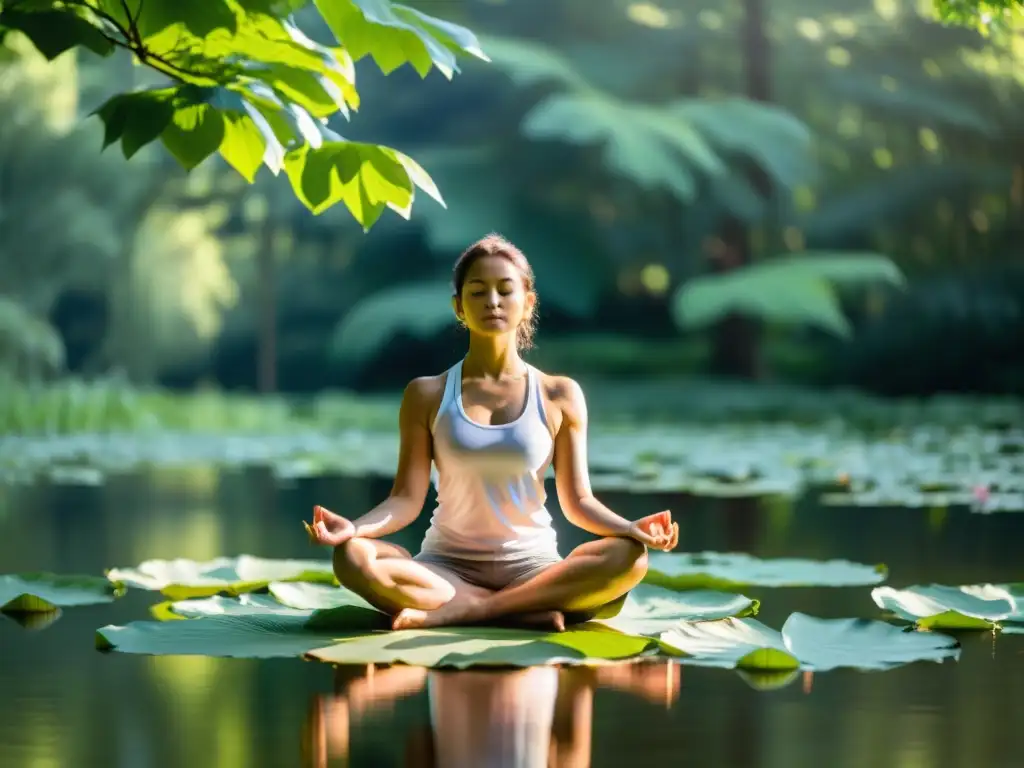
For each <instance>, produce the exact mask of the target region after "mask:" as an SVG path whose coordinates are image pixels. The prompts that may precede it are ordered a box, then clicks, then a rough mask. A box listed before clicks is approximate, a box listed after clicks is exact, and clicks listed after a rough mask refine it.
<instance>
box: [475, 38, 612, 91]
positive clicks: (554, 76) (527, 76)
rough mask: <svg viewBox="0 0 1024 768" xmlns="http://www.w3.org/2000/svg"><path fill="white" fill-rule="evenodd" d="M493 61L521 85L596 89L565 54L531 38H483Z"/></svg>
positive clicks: (581, 89) (584, 89)
mask: <svg viewBox="0 0 1024 768" xmlns="http://www.w3.org/2000/svg"><path fill="white" fill-rule="evenodd" d="M481 42H482V43H483V45H484V47H485V48H486V49H487V55H488V56H489V57H490V59H491V62H492V63H493V64H494V65H495V66H496V67H498V68H499V69H500V70H502V71H503V72H504V73H505V74H507V75H508V76H509V77H510V78H511V79H512V81H513V82H514V83H516V84H517V85H521V86H527V85H535V84H537V83H551V84H554V85H561V86H565V87H568V88H569V89H570V90H572V91H593V90H594V88H593V86H592V85H591V84H590V83H589V82H587V79H586V78H585V77H584V76H583V75H582V74H580V73H579V71H578V70H577V69H576V68H575V67H574V66H573V65H572V63H571V62H569V61H568V59H566V58H565V57H564V56H562V55H560V54H559V53H558V52H556V51H554V50H553V49H552V48H551V47H550V46H547V45H543V44H540V43H535V42H533V41H531V40H518V39H514V38H507V37H489V36H487V37H483V38H481Z"/></svg>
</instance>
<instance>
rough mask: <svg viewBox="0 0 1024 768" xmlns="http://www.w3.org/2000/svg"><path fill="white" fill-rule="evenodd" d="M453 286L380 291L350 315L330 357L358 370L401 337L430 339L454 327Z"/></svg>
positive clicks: (411, 286) (413, 285)
mask: <svg viewBox="0 0 1024 768" xmlns="http://www.w3.org/2000/svg"><path fill="white" fill-rule="evenodd" d="M451 297H452V287H451V284H450V283H447V282H438V283H411V284H404V285H397V286H395V287H393V288H387V289H385V290H382V291H378V292H376V293H374V294H372V295H370V296H369V297H367V298H366V299H363V300H362V301H361V302H359V303H358V304H356V305H355V306H354V307H353V308H352V309H350V310H349V311H348V313H347V314H346V315H345V317H344V318H342V320H341V322H340V323H338V327H337V328H336V330H335V331H334V337H333V339H332V340H331V356H332V357H334V358H337V359H339V360H343V361H345V363H347V364H350V365H354V366H359V365H362V364H364V363H365V362H366V361H367V360H368V359H369V358H370V357H371V356H372V355H373V354H374V353H375V352H377V351H379V350H381V349H383V348H384V347H385V345H386V344H387V342H388V341H389V340H390V339H392V338H393V337H394V336H396V335H398V334H399V333H409V334H412V335H413V336H415V337H417V338H420V339H427V338H430V337H431V336H433V335H434V334H436V333H438V332H439V331H441V330H442V329H443V328H446V327H447V326H449V325H453V324H454V323H455V313H454V312H453V311H452V305H451Z"/></svg>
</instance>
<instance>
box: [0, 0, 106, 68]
mask: <svg viewBox="0 0 1024 768" xmlns="http://www.w3.org/2000/svg"><path fill="white" fill-rule="evenodd" d="M2 6H3V4H2V3H0V27H8V28H10V29H16V30H18V31H19V32H22V33H23V34H24V35H25V36H26V37H28V38H29V40H31V41H32V44H33V45H35V47H36V48H37V49H38V50H39V52H40V53H41V54H43V56H45V57H46V58H47V59H49V60H51V61H52V60H53V59H55V58H57V57H58V56H60V55H61V54H62V53H64V52H66V51H69V50H71V49H72V48H76V47H77V46H79V45H81V46H83V47H85V48H88V49H89V50H90V51H92V52H93V53H96V54H99V55H100V56H108V55H110V54H111V53H112V52H113V50H114V44H113V43H112V42H111V41H110V40H108V39H107V38H106V36H104V34H103V32H102V31H101V30H100V29H99V28H98V27H96V26H95V25H93V24H92V23H90V22H89V21H88V20H87V19H85V18H83V17H82V16H80V15H78V14H77V13H76V12H75V11H74V10H73V9H69V10H63V11H51V10H40V11H31V10H30V11H23V10H22V9H21V8H9V7H7V8H4V7H2Z"/></svg>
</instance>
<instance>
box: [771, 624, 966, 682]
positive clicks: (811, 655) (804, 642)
mask: <svg viewBox="0 0 1024 768" xmlns="http://www.w3.org/2000/svg"><path fill="white" fill-rule="evenodd" d="M782 637H783V640H784V641H785V644H786V648H787V649H788V650H789V652H790V653H791V654H792V655H793V656H794V657H796V658H797V659H799V660H800V665H801V667H803V668H804V669H811V670H814V671H818V672H825V671H827V670H830V669H837V668H839V667H853V668H857V669H878V670H882V669H892V668H893V667H898V666H901V665H903V664H909V663H911V662H915V661H934V662H940V663H941V662H942V661H944V660H945V659H947V658H954V659H957V658H959V655H960V648H959V646H958V644H957V642H956V640H955V639H953V638H952V637H948V636H946V635H941V634H937V633H932V632H928V633H923V632H904V631H903V630H902V629H901V628H900V627H894V626H892V625H891V624H886V623H885V622H883V621H867V620H864V619H818V618H815V617H813V616H807V615H805V614H802V613H794V614H792V615H791V616H790V617H789V618H788V619H786V623H785V624H784V625H783V626H782Z"/></svg>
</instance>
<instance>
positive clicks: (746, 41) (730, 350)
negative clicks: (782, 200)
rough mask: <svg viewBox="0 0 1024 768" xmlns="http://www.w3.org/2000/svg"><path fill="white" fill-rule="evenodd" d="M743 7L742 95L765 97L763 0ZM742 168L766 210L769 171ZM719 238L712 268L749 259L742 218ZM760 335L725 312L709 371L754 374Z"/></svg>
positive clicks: (767, 59)
mask: <svg viewBox="0 0 1024 768" xmlns="http://www.w3.org/2000/svg"><path fill="white" fill-rule="evenodd" d="M743 7H744V18H743V28H742V34H741V40H742V45H743V54H744V56H743V63H744V80H745V90H746V96H747V98H749V99H752V100H754V101H764V102H769V101H771V95H772V94H771V83H772V73H771V63H772V62H771V49H770V46H769V43H768V37H767V35H766V34H765V12H764V0H744V2H743ZM746 173H747V177H748V178H749V179H750V182H751V184H752V185H753V187H754V189H755V190H757V191H758V193H759V194H761V195H762V196H763V197H764V198H765V200H766V201H767V210H769V211H771V209H772V206H771V197H772V188H771V183H770V180H769V179H768V176H767V175H766V174H765V173H764V172H763V171H762V170H761V169H760V168H758V167H756V166H755V165H754V164H752V163H751V164H750V165H749V166H748V167H747V168H746ZM769 215H770V214H769ZM721 241H722V242H721V245H722V250H721V253H720V254H719V255H718V258H717V259H716V269H715V271H719V272H725V271H729V270H733V269H740V268H742V267H744V266H746V265H748V264H750V262H751V258H750V233H749V232H748V231H747V227H746V225H745V224H744V222H742V221H740V220H739V219H735V218H732V217H730V218H728V219H727V220H726V222H725V224H724V226H723V228H722V237H721ZM759 341H760V327H759V324H758V323H757V322H756V321H755V320H753V319H752V318H749V317H744V316H741V315H731V316H729V317H727V318H725V319H724V320H722V321H721V322H720V323H719V324H718V325H717V326H716V327H715V329H714V331H713V333H712V351H711V368H712V372H713V373H716V374H718V375H722V376H733V377H739V378H744V379H756V378H758V377H759V376H760V373H761V366H760V358H759V355H758V351H759V349H758V347H759V344H758V342H759Z"/></svg>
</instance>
